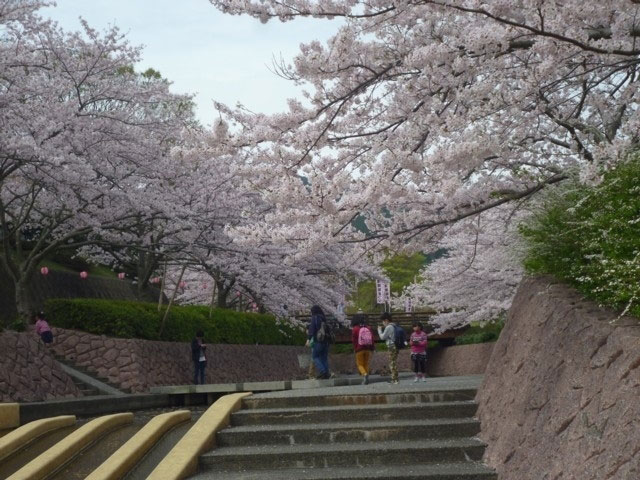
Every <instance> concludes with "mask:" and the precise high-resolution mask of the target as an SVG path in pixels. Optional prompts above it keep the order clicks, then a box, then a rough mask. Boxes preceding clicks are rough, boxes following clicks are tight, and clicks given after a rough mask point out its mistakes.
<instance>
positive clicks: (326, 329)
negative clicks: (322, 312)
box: [316, 319, 336, 343]
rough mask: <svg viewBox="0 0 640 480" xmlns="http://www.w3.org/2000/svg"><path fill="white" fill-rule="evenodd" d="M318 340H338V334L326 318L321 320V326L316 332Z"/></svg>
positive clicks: (327, 341) (322, 341) (323, 341)
mask: <svg viewBox="0 0 640 480" xmlns="http://www.w3.org/2000/svg"><path fill="white" fill-rule="evenodd" d="M316 340H317V341H318V342H321V343H334V342H335V340H336V334H335V333H334V331H333V330H332V329H331V327H330V326H329V324H328V323H327V321H326V320H325V319H322V321H321V322H320V328H319V329H318V331H317V332H316Z"/></svg>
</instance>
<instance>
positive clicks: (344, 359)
mask: <svg viewBox="0 0 640 480" xmlns="http://www.w3.org/2000/svg"><path fill="white" fill-rule="evenodd" d="M494 345H495V344H494V343H479V344H476V345H459V346H455V347H446V348H434V349H430V350H428V352H427V374H428V375H430V376H434V377H444V376H453V375H474V374H482V373H484V370H485V368H486V366H487V363H488V362H489V358H490V357H491V352H492V351H493V346H494ZM410 356H411V353H410V351H409V349H408V348H407V349H405V350H401V351H400V352H399V355H398V370H399V371H400V372H409V371H411V370H412V365H411V358H410ZM329 364H330V367H331V370H332V371H334V372H338V373H357V368H356V361H355V355H354V354H340V355H333V356H332V357H331V359H330V361H329ZM388 365H389V357H388V356H387V352H386V351H385V352H383V351H378V352H375V353H374V354H373V357H372V358H371V364H370V369H371V373H375V374H388V373H389V367H388Z"/></svg>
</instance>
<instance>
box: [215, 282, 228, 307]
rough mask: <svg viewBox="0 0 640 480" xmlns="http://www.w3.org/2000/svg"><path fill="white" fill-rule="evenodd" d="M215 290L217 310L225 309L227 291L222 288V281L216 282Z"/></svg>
mask: <svg viewBox="0 0 640 480" xmlns="http://www.w3.org/2000/svg"><path fill="white" fill-rule="evenodd" d="M216 290H218V302H217V303H218V308H227V297H228V296H229V290H228V289H226V288H224V279H222V280H216Z"/></svg>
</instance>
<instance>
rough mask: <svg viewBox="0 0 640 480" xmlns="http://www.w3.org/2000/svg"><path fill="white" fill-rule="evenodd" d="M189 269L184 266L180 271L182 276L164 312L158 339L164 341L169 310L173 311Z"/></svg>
mask: <svg viewBox="0 0 640 480" xmlns="http://www.w3.org/2000/svg"><path fill="white" fill-rule="evenodd" d="M186 269H187V266H186V265H185V266H183V267H182V270H180V276H179V277H178V281H177V282H176V288H174V289H173V294H172V295H171V299H170V300H169V305H167V309H166V310H165V312H164V316H163V317H162V323H161V324H160V332H159V333H158V337H159V338H160V339H162V333H163V332H164V325H165V323H166V322H167V317H168V316H169V310H170V309H171V305H173V301H174V300H175V299H176V294H177V293H178V288H180V282H181V281H182V276H183V275H184V271H185V270H186Z"/></svg>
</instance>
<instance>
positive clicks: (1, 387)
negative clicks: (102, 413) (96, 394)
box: [0, 332, 82, 402]
mask: <svg viewBox="0 0 640 480" xmlns="http://www.w3.org/2000/svg"><path fill="white" fill-rule="evenodd" d="M0 352H2V353H1V354H0V402H38V401H42V400H50V399H53V398H61V397H76V396H81V395H82V394H81V393H80V391H79V390H78V389H77V387H76V386H75V384H74V383H73V380H72V379H71V378H70V377H69V376H68V375H67V374H66V373H65V372H64V371H63V370H62V369H61V368H60V365H59V364H58V362H56V360H55V359H54V358H53V356H52V355H51V353H50V352H49V351H48V350H47V348H46V347H45V346H44V345H43V344H42V343H40V342H39V341H38V337H37V336H36V335H35V333H33V332H23V333H17V332H2V333H0Z"/></svg>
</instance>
